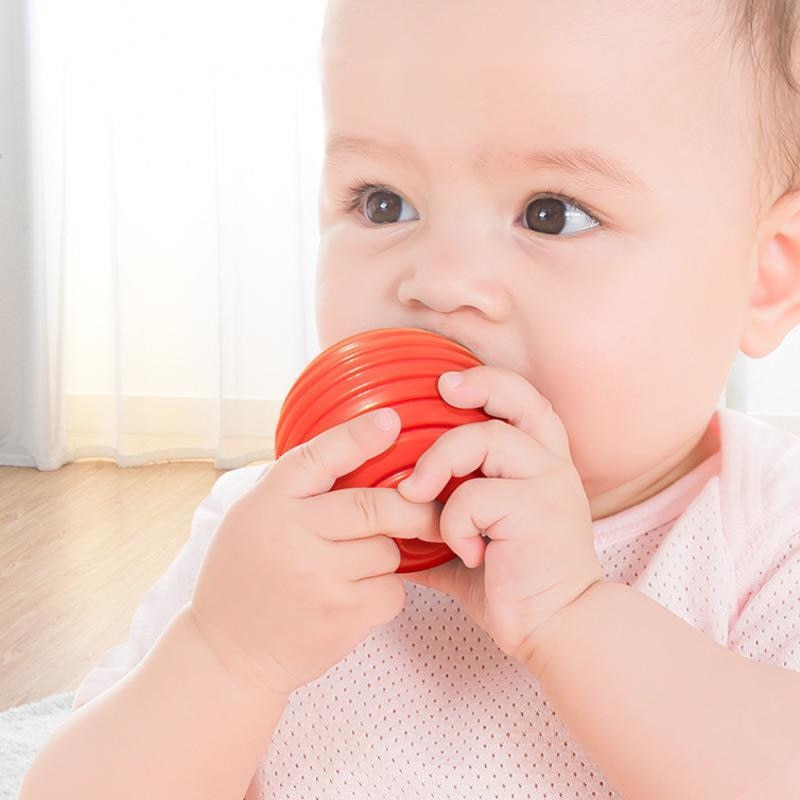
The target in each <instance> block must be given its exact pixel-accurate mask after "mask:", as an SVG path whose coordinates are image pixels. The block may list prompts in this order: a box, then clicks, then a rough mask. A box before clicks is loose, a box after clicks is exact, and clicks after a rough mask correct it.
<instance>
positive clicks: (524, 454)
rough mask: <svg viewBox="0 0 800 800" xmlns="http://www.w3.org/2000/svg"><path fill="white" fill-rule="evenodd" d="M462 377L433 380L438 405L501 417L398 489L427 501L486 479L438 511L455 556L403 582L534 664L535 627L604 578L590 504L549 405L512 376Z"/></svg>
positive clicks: (427, 462) (476, 427)
mask: <svg viewBox="0 0 800 800" xmlns="http://www.w3.org/2000/svg"><path fill="white" fill-rule="evenodd" d="M460 374H461V375H462V376H463V383H462V384H461V385H460V386H457V387H451V386H449V385H448V383H447V381H446V379H444V378H443V377H440V378H439V391H440V393H441V395H442V397H443V398H444V400H445V401H447V402H448V403H450V404H451V405H453V406H456V407H457V408H475V407H481V406H482V407H483V408H484V410H485V411H486V413H487V414H489V415H491V416H493V417H502V418H503V419H493V420H489V421H486V422H476V423H471V424H465V425H460V426H458V427H456V428H452V429H451V430H449V431H446V432H445V433H443V434H442V435H441V436H440V437H439V438H438V439H437V440H436V441H435V442H434V443H433V444H432V445H431V446H430V447H429V448H428V449H427V450H426V451H425V452H424V453H423V454H422V455H421V456H420V458H419V459H418V460H417V464H416V467H415V470H414V473H413V477H414V481H413V483H412V484H411V485H408V484H406V483H405V482H401V483H400V484H399V485H398V487H397V490H398V491H399V492H400V493H401V494H402V495H403V497H405V498H406V499H408V500H412V501H415V502H420V503H422V502H428V501H431V500H434V499H435V498H436V497H437V495H438V494H439V493H440V492H441V491H442V489H443V488H444V487H445V485H446V484H447V482H448V481H449V480H450V479H451V477H452V476H463V475H468V474H469V473H470V472H472V471H473V470H475V469H477V468H480V469H481V471H482V472H483V474H484V475H485V476H487V477H482V478H473V479H471V480H468V481H465V482H464V483H462V484H460V485H459V486H458V487H456V489H455V490H454V491H453V493H452V494H451V495H450V497H449V498H448V500H447V502H446V503H445V504H444V507H443V509H442V512H441V517H440V520H439V527H440V531H441V534H442V538H443V540H444V541H445V543H446V544H447V545H448V547H450V549H451V550H453V551H454V552H455V553H456V554H457V555H458V556H459V557H460V560H459V559H451V560H450V561H448V562H447V563H445V564H441V565H440V566H438V567H434V568H432V569H427V570H422V571H420V572H413V573H404V574H403V575H402V577H403V578H404V579H405V580H408V581H411V582H412V583H419V584H422V585H424V586H430V587H432V588H434V589H439V590H440V591H443V592H446V593H447V594H450V595H452V596H454V597H456V598H458V599H459V600H460V601H461V603H462V604H463V606H464V608H465V609H466V611H467V612H468V613H469V614H470V616H471V617H472V618H473V619H474V620H475V622H476V623H477V624H478V625H479V626H480V627H481V628H483V629H484V630H485V631H487V632H488V633H489V634H490V635H491V636H492V638H493V639H494V641H495V642H496V643H497V646H498V647H499V648H500V649H501V650H502V651H503V653H505V654H506V655H508V656H510V657H513V658H515V659H517V660H518V661H519V662H521V663H522V664H523V665H525V666H529V665H530V664H531V662H532V658H533V655H534V653H535V650H536V647H537V645H538V640H537V636H538V633H539V632H540V630H541V626H542V625H543V624H544V623H545V622H547V621H548V620H549V619H551V618H552V617H553V616H554V615H555V614H556V613H557V612H558V611H559V610H560V609H562V608H564V607H565V606H567V605H569V603H570V602H571V601H572V600H574V599H575V598H576V597H578V596H579V595H580V594H582V593H583V592H584V591H585V590H586V589H587V588H588V587H589V586H591V585H592V584H593V583H595V582H597V581H599V580H602V579H603V568H602V566H601V564H600V562H599V560H598V558H597V553H596V552H595V549H594V540H593V536H592V516H591V511H590V508H589V500H588V498H587V497H586V493H585V491H584V489H583V484H582V483H581V479H580V475H579V473H578V471H577V469H576V468H575V465H574V464H573V462H572V456H571V455H570V451H569V439H568V436H567V432H566V430H565V428H564V425H563V423H562V422H561V419H560V418H559V417H558V416H557V415H556V413H555V412H554V411H553V408H552V406H551V405H550V402H549V400H547V399H546V398H545V397H543V396H542V395H541V394H539V392H538V391H536V389H534V388H533V386H532V385H531V384H530V383H529V382H528V381H527V380H526V379H525V378H524V377H522V376H521V375H520V374H519V373H516V372H513V371H511V370H507V369H503V368H500V367H492V366H478V367H472V368H470V369H466V370H464V371H463V372H461V373H460ZM409 477H411V476H409ZM406 480H408V479H406ZM481 531H483V532H485V534H486V536H487V537H488V543H486V544H485V543H484V541H483V539H482V538H481V536H480V532H481ZM462 561H463V563H462ZM465 564H466V565H467V566H465ZM468 567H471V569H468ZM476 567H479V569H475V568H476Z"/></svg>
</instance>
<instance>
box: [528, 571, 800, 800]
mask: <svg viewBox="0 0 800 800" xmlns="http://www.w3.org/2000/svg"><path fill="white" fill-rule="evenodd" d="M534 659H535V662H536V663H533V662H532V663H530V664H529V665H528V670H529V671H530V672H531V674H532V675H534V677H536V678H537V679H538V680H539V682H540V684H541V686H542V689H543V690H544V692H545V694H546V695H547V698H548V700H549V701H550V704H551V705H552V706H553V708H554V710H555V711H556V713H557V714H558V715H559V717H560V718H561V719H562V720H563V721H564V724H565V725H566V726H567V727H568V728H569V729H570V731H571V732H572V733H573V735H574V736H575V738H576V739H577V740H578V741H579V742H580V743H581V744H582V745H583V746H584V747H585V748H586V750H587V752H588V753H589V755H590V756H591V757H592V759H593V760H594V761H595V762H596V763H597V765H598V766H599V767H600V768H601V769H602V770H603V772H604V773H605V774H606V775H607V776H608V778H609V779H610V780H611V781H612V783H613V784H614V785H615V787H616V788H617V789H618V790H619V791H620V793H621V795H622V796H623V797H624V798H625V800H674V798H677V797H682V798H683V797H685V798H700V797H702V798H703V800H737V798H738V799H740V800H745V798H746V800H754V798H756V797H758V798H766V797H769V798H770V800H796V799H797V797H798V796H799V794H798V793H799V792H800V788H798V787H800V674H798V673H796V672H792V671H790V670H787V669H782V668H779V667H776V666H772V665H769V664H762V663H759V662H756V661H752V660H751V659H748V658H746V657H744V656H741V655H738V654H737V653H734V652H732V651H730V650H728V649H726V648H725V647H723V646H722V645H720V644H717V643H716V642H714V641H713V640H712V639H710V638H708V637H707V636H706V635H705V634H704V633H702V632H701V631H699V630H697V629H696V628H693V627H692V626H691V625H689V624H688V623H686V622H684V621H683V620H682V619H681V618H680V617H678V616H677V615H675V614H673V613H672V612H671V611H669V610H667V609H666V608H664V607H663V606H661V605H660V604H659V603H657V602H656V601H655V600H653V599H651V598H650V597H648V596H646V595H645V594H643V593H641V592H639V591H637V590H636V589H634V588H632V587H630V586H627V585H625V584H621V583H612V582H607V581H600V582H598V583H596V584H594V585H593V586H591V587H590V588H589V589H587V590H586V592H584V594H583V595H581V596H580V597H579V598H577V599H576V600H575V601H574V602H573V603H571V604H570V605H569V606H566V607H565V608H564V609H562V610H561V611H560V612H559V613H558V614H557V615H556V616H554V617H552V618H551V619H550V620H549V621H548V622H547V623H546V624H545V625H544V626H543V627H542V631H541V634H540V637H539V641H538V643H537V651H536V655H535V656H534ZM767 787H768V788H769V790H770V791H769V793H767V794H764V793H763V791H762V790H765V789H767Z"/></svg>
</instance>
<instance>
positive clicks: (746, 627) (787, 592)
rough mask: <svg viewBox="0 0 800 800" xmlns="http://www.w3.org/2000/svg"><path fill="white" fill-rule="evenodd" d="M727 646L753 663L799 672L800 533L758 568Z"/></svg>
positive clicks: (731, 630)
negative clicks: (757, 662) (762, 663)
mask: <svg viewBox="0 0 800 800" xmlns="http://www.w3.org/2000/svg"><path fill="white" fill-rule="evenodd" d="M728 646H729V648H730V649H731V650H734V651H735V652H737V653H739V654H740V655H743V656H746V657H747V658H750V659H753V660H754V661H761V662H764V663H765V664H771V665H773V666H777V667H783V668H785V669H790V670H792V671H793V672H800V531H796V532H795V533H793V534H792V535H791V536H790V537H789V539H788V541H787V542H786V543H785V544H784V545H783V546H782V547H781V548H780V550H779V552H778V554H777V555H776V556H774V557H773V558H772V559H770V560H768V561H767V563H766V564H765V565H764V566H763V567H760V568H759V569H758V571H757V577H756V579H755V581H754V582H753V584H752V585H751V587H750V589H749V592H748V595H747V597H746V598H745V599H744V604H743V606H742V608H741V611H740V613H739V615H738V616H737V618H736V620H735V622H734V623H733V625H732V626H731V628H730V632H729V643H728Z"/></svg>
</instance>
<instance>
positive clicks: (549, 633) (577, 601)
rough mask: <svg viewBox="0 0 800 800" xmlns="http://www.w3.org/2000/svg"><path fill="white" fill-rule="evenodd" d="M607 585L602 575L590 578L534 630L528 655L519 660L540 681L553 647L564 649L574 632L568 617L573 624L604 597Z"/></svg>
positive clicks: (527, 646)
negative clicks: (589, 605)
mask: <svg viewBox="0 0 800 800" xmlns="http://www.w3.org/2000/svg"><path fill="white" fill-rule="evenodd" d="M607 583H608V582H607V581H605V580H604V577H603V575H602V574H599V575H597V576H595V577H593V578H589V579H588V580H587V581H586V582H585V583H583V584H582V586H581V587H579V588H578V589H574V590H573V592H572V593H571V598H570V599H568V600H566V601H564V602H563V604H561V605H560V606H559V607H558V610H557V611H555V612H553V613H552V614H551V615H550V616H549V617H548V618H547V619H546V620H545V621H544V622H543V623H542V624H541V625H538V626H537V627H536V628H535V629H534V630H533V631H531V633H530V634H529V636H528V637H527V640H526V642H525V656H524V658H520V659H519V660H520V661H522V663H523V664H524V665H525V668H526V670H527V671H528V672H529V673H530V674H531V675H533V676H534V677H535V678H536V679H537V680H541V676H542V674H543V672H544V671H545V669H546V668H547V663H548V661H549V658H550V653H551V652H552V650H553V648H556V647H558V646H560V643H561V640H562V638H563V636H564V635H565V633H566V632H567V631H568V630H574V626H568V625H567V621H568V618H569V621H570V622H572V621H573V619H574V616H575V614H576V613H578V612H580V610H581V608H582V607H583V606H585V605H586V604H587V603H591V602H594V601H595V600H596V599H597V597H598V595H600V594H602V592H603V590H604V588H605V586H606V585H607Z"/></svg>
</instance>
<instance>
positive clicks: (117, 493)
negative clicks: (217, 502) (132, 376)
mask: <svg viewBox="0 0 800 800" xmlns="http://www.w3.org/2000/svg"><path fill="white" fill-rule="evenodd" d="M254 463H257V462H254ZM222 474H223V470H217V469H215V468H214V466H213V463H212V462H211V461H174V462H164V463H159V464H153V465H149V466H145V467H126V468H120V467H118V466H117V465H116V464H115V463H114V462H112V461H110V460H87V459H83V460H79V461H75V462H72V463H70V464H66V465H65V466H63V467H61V468H60V469H57V470H52V471H49V472H42V471H39V470H37V469H31V468H14V467H0V676H2V677H1V678H0V710H3V709H6V708H11V707H13V706H16V705H20V704H22V703H28V702H31V701H33V700H39V699H41V698H42V697H46V696H48V695H51V694H54V693H56V692H64V691H73V690H74V689H77V687H78V684H79V683H80V682H81V680H82V679H83V677H84V675H85V674H86V672H87V671H88V669H89V668H90V667H91V666H92V665H93V664H94V663H95V662H96V661H97V659H98V658H99V657H100V656H101V655H102V654H103V652H105V650H107V649H108V648H109V647H111V646H113V645H114V644H117V643H118V642H121V641H124V640H125V639H126V638H127V633H128V627H129V626H130V622H131V619H132V617H133V613H134V611H135V610H136V606H137V605H138V603H139V601H140V600H141V597H142V595H143V594H144V593H145V592H146V591H147V589H148V588H149V587H150V586H151V585H152V583H153V582H154V581H155V580H156V579H157V578H158V577H159V575H161V574H162V573H163V572H164V570H165V569H166V568H167V567H168V566H169V564H170V563H171V562H172V560H173V559H174V557H175V556H176V555H177V553H178V550H179V549H180V548H181V545H182V544H183V543H184V542H185V541H186V539H187V538H188V535H189V530H190V526H191V519H192V514H193V513H194V510H195V508H196V507H197V505H198V504H199V503H200V501H201V500H202V499H203V498H204V497H205V496H206V495H207V494H208V492H209V491H210V489H211V486H212V485H213V483H214V481H215V480H216V479H217V478H218V477H219V476H220V475H222Z"/></svg>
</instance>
